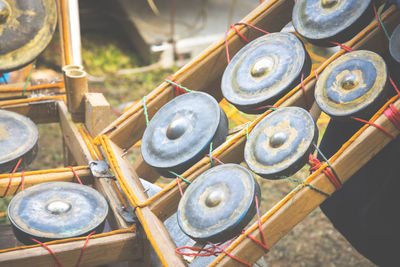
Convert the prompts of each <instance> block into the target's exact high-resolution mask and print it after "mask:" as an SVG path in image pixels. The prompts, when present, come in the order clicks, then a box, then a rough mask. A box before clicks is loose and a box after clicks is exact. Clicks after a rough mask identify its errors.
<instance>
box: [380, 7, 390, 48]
mask: <svg viewBox="0 0 400 267" xmlns="http://www.w3.org/2000/svg"><path fill="white" fill-rule="evenodd" d="M384 8H385V3H383V4H382V5H381V6H380V7H379V9H378V12H377V17H378V21H379V23H380V24H381V27H382V29H383V32H384V33H385V35H386V37H387V38H388V40H389V41H390V35H389V33H388V32H387V30H386V28H385V25H384V24H383V22H382V19H381V14H382V11H383V9H384Z"/></svg>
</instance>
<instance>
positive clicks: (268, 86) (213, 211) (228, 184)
mask: <svg viewBox="0 0 400 267" xmlns="http://www.w3.org/2000/svg"><path fill="white" fill-rule="evenodd" d="M372 18H373V9H372V1H361V0H342V1H340V0H298V1H296V3H295V5H294V9H293V27H294V29H295V30H296V33H295V34H294V33H290V32H287V31H283V32H278V33H270V34H266V35H263V36H261V37H259V38H257V39H255V40H253V41H252V42H250V43H248V44H247V45H245V46H244V47H243V48H242V49H241V50H239V51H238V52H237V53H236V55H235V56H234V57H233V58H232V60H231V61H230V62H229V64H228V66H227V67H226V69H225V71H224V73H223V76H222V82H221V91H222V94H223V96H224V98H225V99H226V100H227V101H228V102H230V103H231V104H232V105H234V106H235V107H236V108H237V109H238V110H240V111H242V112H244V113H248V114H261V113H263V112H265V111H266V110H268V109H269V108H270V107H271V105H273V104H274V103H275V102H276V101H277V100H278V99H280V98H282V97H283V96H284V95H286V94H287V93H288V92H289V91H290V90H291V89H293V88H294V87H295V86H296V85H297V84H299V83H300V82H301V79H302V76H303V77H307V76H308V75H309V74H310V71H311V59H310V56H309V54H308V52H307V50H306V49H305V47H304V45H303V43H302V40H304V41H307V42H311V43H313V44H317V45H320V46H324V47H329V46H332V44H331V43H330V41H335V42H345V41H348V40H349V39H350V38H352V37H353V36H354V32H358V31H359V30H360V29H362V28H364V27H365V26H366V25H367V23H369V22H370V21H371V19H372ZM296 35H297V36H296ZM298 36H299V37H300V38H301V39H299V38H298ZM396 38H397V39H396ZM399 40H400V26H399V27H397V28H396V30H395V31H394V33H393V36H392V41H391V44H390V45H391V47H390V51H391V53H392V56H393V58H395V59H396V60H398V61H399V62H400V50H399V44H400V41H399ZM388 81H389V76H388V67H387V66H386V63H385V61H384V60H383V58H382V57H381V56H380V55H378V54H376V53H374V52H371V51H364V50H361V51H354V52H349V53H346V54H345V55H343V56H341V57H339V58H338V59H336V60H335V61H333V62H332V63H331V64H330V65H328V66H327V67H326V68H325V70H324V71H323V72H322V73H321V74H320V76H319V79H318V80H317V83H316V85H315V100H316V103H317V104H318V106H319V107H320V108H321V110H322V111H324V112H325V113H327V114H328V115H330V116H331V117H332V118H333V119H343V118H349V117H350V116H357V117H361V118H369V117H370V116H371V115H372V114H373V113H374V112H376V110H377V108H376V107H380V106H381V105H382V104H383V103H384V102H385V101H386V100H387V98H388V97H389V96H390V93H389V92H388ZM227 129H228V128H227V119H226V116H225V114H224V113H223V111H222V110H221V109H220V108H219V106H218V103H217V102H216V101H215V100H214V99H213V98H212V97H211V96H209V95H207V94H205V93H201V92H191V93H187V94H184V95H181V96H178V97H176V98H175V99H173V100H172V101H170V102H169V103H167V104H166V105H165V106H164V107H162V108H161V109H160V110H159V111H158V112H157V113H156V114H155V115H154V117H153V118H152V120H151V121H150V123H149V124H148V126H147V128H146V130H145V133H144V135H143V139H142V147H141V150H142V156H143V159H144V160H145V161H146V162H147V163H148V164H149V165H150V166H152V167H154V168H155V169H156V170H157V171H158V172H159V173H160V174H162V175H164V176H165V177H176V175H175V174H181V173H183V172H184V171H185V170H187V169H188V168H189V167H190V166H192V165H193V164H194V163H195V162H197V161H198V160H199V159H200V158H202V157H204V156H205V154H207V153H208V152H209V151H210V150H209V146H210V143H211V142H212V143H213V148H216V147H218V146H219V145H220V144H222V143H223V141H224V140H225V138H226V134H227ZM318 135H319V133H318V128H317V126H316V123H315V122H314V120H313V118H312V116H311V115H310V114H309V113H308V111H306V110H304V109H302V108H299V107H286V108H279V109H277V110H276V111H273V112H271V113H270V114H268V115H266V116H265V117H264V118H263V119H262V120H261V121H260V122H258V123H257V125H256V126H255V127H254V128H253V130H252V131H251V132H250V133H249V135H248V139H247V142H246V144H245V148H244V159H245V162H246V164H247V166H248V168H249V169H250V170H251V171H252V172H253V173H255V174H257V175H259V176H260V177H262V178H267V179H282V178H286V177H289V176H291V175H293V174H295V173H296V172H297V171H299V170H300V169H301V168H302V167H303V166H304V165H305V164H306V163H307V162H308V160H309V155H310V154H311V153H313V151H314V150H315V146H316V143H317V140H318ZM217 140H218V141H217ZM252 172H250V171H249V170H247V169H246V168H244V167H243V166H240V165H236V164H224V165H219V166H216V167H213V168H211V169H209V170H208V171H206V172H204V173H202V174H201V175H199V176H198V177H197V178H196V179H195V180H194V182H193V183H192V184H190V185H189V186H188V188H187V190H186V192H185V193H184V195H183V196H182V198H181V200H180V202H179V207H178V212H177V218H178V224H179V227H180V228H181V229H182V231H183V232H184V233H185V234H187V235H188V236H189V237H191V238H192V239H194V240H196V241H198V242H203V243H204V242H214V243H218V242H225V241H226V240H229V239H230V238H232V237H234V236H235V235H237V234H239V233H240V232H241V231H242V229H243V228H244V227H245V226H246V224H247V223H248V222H249V221H250V220H251V219H252V218H253V217H254V215H255V213H256V207H255V205H256V204H255V199H256V198H260V195H261V192H260V188H259V186H258V183H257V181H256V180H255V179H254V177H253V175H252ZM171 174H172V175H171Z"/></svg>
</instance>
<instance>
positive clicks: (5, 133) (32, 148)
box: [0, 110, 39, 173]
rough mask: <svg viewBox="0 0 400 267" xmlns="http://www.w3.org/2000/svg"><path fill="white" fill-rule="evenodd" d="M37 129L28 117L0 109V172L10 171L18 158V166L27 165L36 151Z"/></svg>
mask: <svg viewBox="0 0 400 267" xmlns="http://www.w3.org/2000/svg"><path fill="white" fill-rule="evenodd" d="M38 138H39V131H38V129H37V127H36V125H35V124H34V123H33V122H32V121H31V120H30V119H29V118H28V117H25V116H23V115H20V114H18V113H15V112H11V111H6V110H0V173H5V172H11V171H12V170H13V169H14V168H15V166H16V164H17V162H18V161H19V159H20V158H22V161H21V164H20V168H24V167H26V166H28V165H29V164H30V163H31V162H32V161H33V159H34V158H35V156H36V154H37V151H38V146H37V142H38Z"/></svg>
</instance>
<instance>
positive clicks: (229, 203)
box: [177, 164, 260, 243]
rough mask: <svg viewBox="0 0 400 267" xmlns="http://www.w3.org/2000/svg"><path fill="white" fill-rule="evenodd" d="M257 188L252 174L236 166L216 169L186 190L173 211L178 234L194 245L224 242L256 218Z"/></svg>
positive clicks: (207, 172) (258, 192)
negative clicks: (184, 234) (183, 234)
mask: <svg viewBox="0 0 400 267" xmlns="http://www.w3.org/2000/svg"><path fill="white" fill-rule="evenodd" d="M255 196H257V197H258V199H259V200H260V188H259V186H258V183H257V182H256V180H255V179H254V178H253V176H252V174H251V173H250V172H249V171H248V170H247V169H246V168H244V167H242V166H240V165H237V164H224V165H219V166H216V167H214V168H211V169H209V170H208V171H206V172H204V173H203V174H201V175H200V176H199V177H197V179H196V180H195V181H194V182H193V183H192V184H191V185H190V186H189V187H188V189H187V190H186V192H185V194H184V195H183V197H182V198H181V200H180V202H179V206H178V211H177V218H178V224H179V226H180V228H181V229H182V231H183V232H184V233H186V234H187V235H188V236H190V237H191V238H193V239H195V240H197V241H210V242H214V243H217V242H224V241H226V240H228V239H230V238H232V237H233V236H235V235H236V234H238V233H240V231H241V230H242V229H243V228H244V227H245V226H246V225H247V224H248V223H249V222H250V220H251V219H252V218H253V217H254V215H255V214H256V206H255Z"/></svg>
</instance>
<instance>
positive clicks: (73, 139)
mask: <svg viewBox="0 0 400 267" xmlns="http://www.w3.org/2000/svg"><path fill="white" fill-rule="evenodd" d="M58 108H59V114H60V123H61V128H62V132H63V136H64V140H65V143H66V145H67V147H68V149H69V150H70V151H71V153H72V155H73V157H74V159H75V160H76V162H77V163H78V164H79V165H88V164H89V161H91V160H93V158H92V156H91V154H90V152H89V149H88V148H87V146H86V143H85V141H84V140H83V138H82V136H81V135H80V133H79V130H78V127H77V126H76V125H79V124H76V123H74V122H72V119H71V116H70V114H69V113H68V110H67V107H66V105H65V103H63V102H59V103H58ZM95 186H96V188H97V189H98V190H99V191H100V192H102V193H104V196H105V197H106V199H107V201H108V202H109V204H110V208H111V211H112V212H113V215H114V218H115V221H113V222H115V224H114V225H113V227H121V228H126V227H127V226H128V225H127V224H126V222H125V221H124V219H123V217H122V216H121V215H120V214H119V211H118V208H120V207H122V206H123V205H122V203H121V201H120V200H119V198H118V195H117V193H116V192H115V191H114V189H113V188H112V186H111V184H109V183H108V181H107V180H105V179H98V180H95Z"/></svg>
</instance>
